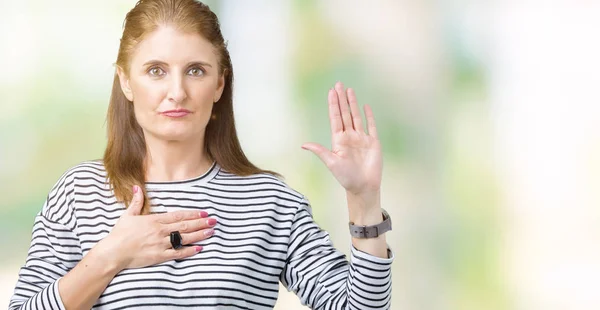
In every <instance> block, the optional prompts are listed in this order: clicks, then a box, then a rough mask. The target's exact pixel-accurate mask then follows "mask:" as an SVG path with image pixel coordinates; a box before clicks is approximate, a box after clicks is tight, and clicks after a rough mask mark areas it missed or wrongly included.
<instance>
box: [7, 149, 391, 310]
mask: <svg viewBox="0 0 600 310" xmlns="http://www.w3.org/2000/svg"><path fill="white" fill-rule="evenodd" d="M145 186H146V189H147V193H148V197H149V199H150V202H151V205H152V207H151V212H152V213H162V212H172V211H175V210H184V209H198V210H205V211H207V212H208V213H209V215H210V216H211V217H214V218H217V220H218V222H217V223H218V224H217V225H216V226H215V234H214V235H213V236H212V237H210V238H208V239H206V240H202V241H200V242H197V243H195V244H198V245H202V246H203V250H202V251H201V252H200V253H199V254H196V255H194V256H191V257H188V258H185V259H182V260H172V261H167V262H164V263H160V264H156V265H152V266H147V267H144V268H136V269H125V270H122V271H121V272H120V273H118V274H117V275H116V276H115V277H114V278H113V280H112V281H111V282H110V284H109V285H108V287H107V288H106V289H105V290H104V292H103V293H102V294H101V296H100V298H99V299H98V300H97V302H96V304H95V305H94V307H93V309H169V308H194V309H253V310H254V309H272V308H273V307H274V306H275V303H276V301H277V295H278V288H279V282H280V281H281V283H282V284H283V285H284V286H285V287H286V288H287V289H288V290H289V291H293V292H294V293H295V294H296V295H297V296H298V297H299V298H300V301H301V302H302V304H304V305H307V306H309V307H310V308H313V309H388V308H389V307H390V303H391V290H392V286H391V284H392V283H391V264H392V261H393V252H392V251H391V250H390V248H389V246H388V258H386V259H383V258H379V257H375V256H372V255H370V254H367V253H365V252H362V251H359V250H357V249H356V248H355V247H353V246H352V244H351V243H350V246H351V255H350V260H349V261H348V260H347V259H346V256H345V255H344V254H343V253H341V252H339V251H338V250H337V249H336V248H335V247H334V246H333V244H332V242H331V241H330V239H329V234H328V233H327V232H326V231H324V230H322V229H320V227H319V226H318V225H317V224H316V223H315V221H314V219H313V217H312V213H311V207H310V204H309V202H308V200H307V199H306V198H305V197H304V196H303V195H301V194H300V193H298V192H296V191H295V190H293V189H291V188H290V187H288V186H287V185H286V184H285V183H284V182H282V181H281V180H279V179H278V178H276V177H274V176H272V175H268V174H257V175H252V176H247V177H240V176H237V175H234V174H231V173H228V172H226V171H224V170H222V169H221V168H220V166H219V165H218V164H216V163H215V164H213V166H212V167H211V168H210V169H209V171H207V172H206V173H205V174H203V175H202V176H199V177H196V178H193V179H188V180H184V181H176V182H147V183H146V185H145ZM124 210H125V207H124V205H123V204H122V203H119V202H117V201H116V199H115V197H114V194H113V192H112V191H111V190H110V188H109V186H108V184H107V183H106V171H105V170H104V166H103V164H102V163H101V162H100V161H86V162H82V163H80V164H78V165H76V166H75V167H73V168H71V169H69V170H68V171H67V172H65V173H64V174H63V175H62V176H61V178H60V179H59V180H58V181H57V182H56V184H55V185H54V187H53V188H52V190H51V191H50V193H49V195H48V197H47V199H46V202H45V203H44V205H43V208H42V210H41V211H40V212H39V213H38V214H37V215H36V217H35V223H34V225H33V232H32V240H31V246H30V249H29V251H28V254H27V259H26V262H25V264H24V265H23V266H22V267H21V269H20V272H19V278H18V282H17V284H16V287H15V290H14V295H13V296H12V298H11V300H10V304H9V309H64V305H63V303H62V301H61V298H60V295H59V292H58V285H59V281H60V279H61V278H62V277H63V276H64V275H65V274H67V272H69V270H71V269H72V268H73V267H75V265H77V263H78V262H79V261H81V259H82V258H83V256H85V255H86V254H87V253H88V252H89V251H90V249H92V247H94V245H95V244H96V243H98V242H99V241H100V240H101V239H103V238H104V237H106V236H107V235H108V233H109V232H110V231H111V229H112V227H113V226H114V225H115V224H116V222H117V220H118V219H119V217H120V216H121V214H122V213H123V211H124Z"/></svg>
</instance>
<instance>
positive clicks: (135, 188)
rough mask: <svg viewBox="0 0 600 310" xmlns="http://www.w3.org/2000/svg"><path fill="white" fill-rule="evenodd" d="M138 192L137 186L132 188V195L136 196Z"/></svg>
mask: <svg viewBox="0 0 600 310" xmlns="http://www.w3.org/2000/svg"><path fill="white" fill-rule="evenodd" d="M138 190H139V188H138V186H137V185H134V186H133V193H134V194H137V192H138Z"/></svg>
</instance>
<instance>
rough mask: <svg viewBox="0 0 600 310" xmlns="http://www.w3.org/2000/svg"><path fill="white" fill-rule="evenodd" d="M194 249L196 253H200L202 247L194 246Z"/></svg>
mask: <svg viewBox="0 0 600 310" xmlns="http://www.w3.org/2000/svg"><path fill="white" fill-rule="evenodd" d="M194 248H195V249H196V252H200V251H202V247H201V246H199V245H197V246H195V247H194Z"/></svg>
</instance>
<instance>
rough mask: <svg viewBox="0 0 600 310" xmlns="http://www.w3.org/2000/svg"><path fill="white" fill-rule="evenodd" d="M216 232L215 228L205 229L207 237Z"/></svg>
mask: <svg viewBox="0 0 600 310" xmlns="http://www.w3.org/2000/svg"><path fill="white" fill-rule="evenodd" d="M214 233H215V230H214V229H209V230H205V231H204V235H205V236H207V237H208V236H210V235H212V234H214Z"/></svg>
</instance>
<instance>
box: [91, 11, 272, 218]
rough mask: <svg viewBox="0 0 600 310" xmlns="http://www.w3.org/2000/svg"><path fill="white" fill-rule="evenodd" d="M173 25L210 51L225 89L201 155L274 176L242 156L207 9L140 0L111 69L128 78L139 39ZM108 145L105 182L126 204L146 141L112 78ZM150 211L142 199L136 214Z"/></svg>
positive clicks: (233, 168) (226, 65) (231, 168)
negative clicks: (195, 36)
mask: <svg viewBox="0 0 600 310" xmlns="http://www.w3.org/2000/svg"><path fill="white" fill-rule="evenodd" d="M166 25H169V26H173V27H176V28H177V29H178V30H180V31H183V32H191V33H197V34H199V35H201V36H202V37H203V38H205V39H207V40H208V41H210V42H211V43H212V45H213V46H214V47H215V51H216V53H217V55H218V57H219V74H223V75H224V80H225V86H224V90H223V94H222V95H221V98H220V99H219V101H217V102H216V103H215V104H214V105H213V110H212V117H211V120H210V121H209V123H208V125H207V127H206V131H205V137H204V148H205V150H206V154H207V155H208V156H209V157H210V158H211V159H212V160H214V161H215V162H217V164H219V165H220V166H221V167H222V169H223V170H225V171H227V172H230V173H234V174H237V175H241V176H245V175H251V174H255V173H269V174H272V175H275V176H278V177H280V175H279V174H277V173H275V172H272V171H268V170H262V169H259V168H257V167H256V166H254V165H253V164H252V163H251V162H250V161H249V160H248V158H246V155H245V154H244V152H243V151H242V148H241V146H240V143H239V140H238V137H237V133H236V130H235V122H234V117H233V101H232V100H233V98H232V95H233V68H232V65H231V59H230V57H229V51H228V50H227V43H226V42H225V40H224V39H223V35H222V34H221V29H220V25H219V20H218V18H217V16H216V15H215V14H214V13H213V12H212V11H211V10H210V8H209V7H208V6H207V5H205V4H203V3H201V2H198V1H195V0H140V1H138V2H137V3H136V5H135V7H134V8H133V9H131V11H129V13H127V16H126V17H125V22H124V27H123V28H124V29H123V36H122V38H121V44H120V46H119V53H118V56H117V63H116V65H117V66H119V67H121V68H122V69H123V71H124V72H125V73H126V74H128V73H129V70H130V61H131V59H130V57H131V55H132V52H133V51H134V49H135V48H136V46H137V45H138V44H139V43H140V42H141V41H142V40H143V39H144V37H145V36H146V35H147V34H149V33H151V32H153V31H154V30H156V29H157V28H158V27H160V26H166ZM106 122H107V130H108V144H107V147H106V150H105V152H104V158H103V161H104V166H105V169H106V173H107V180H108V182H109V183H110V185H111V186H112V189H113V190H114V194H115V197H116V199H117V201H120V202H124V203H125V204H126V205H128V203H129V201H131V199H132V198H133V191H132V187H133V186H134V185H138V186H140V188H141V189H142V191H144V196H145V195H146V193H145V189H144V186H143V184H145V181H146V175H145V168H146V167H145V164H144V162H145V158H146V142H145V140H144V133H143V131H142V128H141V127H140V125H139V124H138V123H137V121H136V119H135V115H134V110H133V103H132V102H131V101H129V100H128V99H127V98H126V97H125V95H124V94H123V92H122V90H121V86H120V83H119V77H118V75H117V73H115V77H114V82H113V88H112V94H111V96H110V103H109V107H108V114H107V118H106ZM149 212H150V201H149V199H148V198H147V197H145V198H144V207H143V209H142V214H148V213H149Z"/></svg>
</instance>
